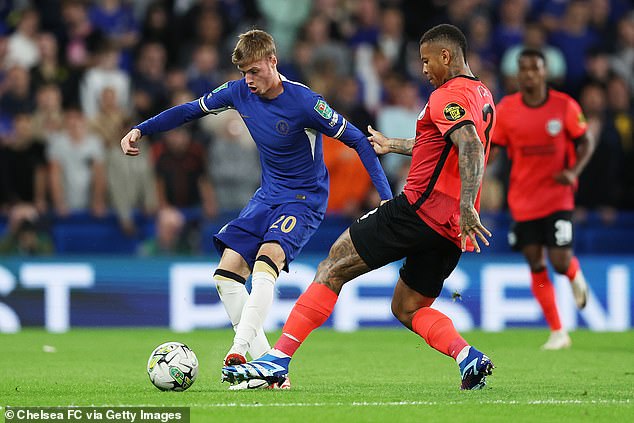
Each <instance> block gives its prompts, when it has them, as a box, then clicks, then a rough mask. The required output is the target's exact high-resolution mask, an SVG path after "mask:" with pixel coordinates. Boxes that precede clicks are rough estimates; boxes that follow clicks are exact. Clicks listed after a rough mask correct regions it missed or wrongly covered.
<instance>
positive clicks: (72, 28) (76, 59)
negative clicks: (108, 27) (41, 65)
mask: <svg viewBox="0 0 634 423" xmlns="http://www.w3.org/2000/svg"><path fill="white" fill-rule="evenodd" d="M62 20H63V23H64V25H63V28H64V32H63V33H62V34H61V35H60V38H61V41H60V46H63V49H62V52H63V57H64V60H65V62H66V63H67V64H68V66H70V67H71V68H73V69H79V70H83V69H84V68H85V67H87V66H88V65H89V63H90V59H91V51H92V49H93V48H94V44H96V43H98V42H100V41H102V38H103V36H102V35H101V34H100V32H99V31H97V30H96V29H95V28H94V26H93V25H92V23H91V22H90V19H89V17H88V10H87V8H86V3H85V2H84V1H82V0H65V1H64V2H63V3H62Z"/></svg>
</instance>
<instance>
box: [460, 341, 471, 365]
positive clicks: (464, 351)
mask: <svg viewBox="0 0 634 423" xmlns="http://www.w3.org/2000/svg"><path fill="white" fill-rule="evenodd" d="M469 348H471V347H470V346H469V345H467V346H466V347H463V348H462V349H461V350H460V352H459V353H458V355H457V356H456V363H458V364H460V363H462V360H464V359H465V358H467V356H468V355H469Z"/></svg>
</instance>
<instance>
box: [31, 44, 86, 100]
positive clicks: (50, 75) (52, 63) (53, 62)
mask: <svg viewBox="0 0 634 423" xmlns="http://www.w3.org/2000/svg"><path fill="white" fill-rule="evenodd" d="M37 45H38V49H39V52H40V61H39V62H38V63H37V65H35V66H34V67H32V68H31V86H32V87H33V90H35V91H37V89H38V88H40V87H41V86H42V85H45V84H54V85H57V86H58V87H59V89H60V90H61V94H62V98H63V100H64V104H77V102H78V101H79V80H80V75H78V73H77V71H76V70H74V69H71V68H70V67H69V66H67V65H66V64H65V63H63V62H61V61H60V60H59V49H58V44H57V39H56V38H55V36H54V35H53V34H52V33H50V32H44V33H41V34H40V35H39V36H38V39H37Z"/></svg>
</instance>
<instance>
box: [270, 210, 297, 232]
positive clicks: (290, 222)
mask: <svg viewBox="0 0 634 423" xmlns="http://www.w3.org/2000/svg"><path fill="white" fill-rule="evenodd" d="M296 223H297V218H296V217H295V216H286V215H282V216H280V217H279V218H278V219H277V220H276V221H275V222H274V223H273V224H272V225H271V227H270V228H269V229H277V228H280V230H281V231H282V232H284V233H285V234H287V233H289V232H290V231H292V230H293V228H294V227H295V224H296Z"/></svg>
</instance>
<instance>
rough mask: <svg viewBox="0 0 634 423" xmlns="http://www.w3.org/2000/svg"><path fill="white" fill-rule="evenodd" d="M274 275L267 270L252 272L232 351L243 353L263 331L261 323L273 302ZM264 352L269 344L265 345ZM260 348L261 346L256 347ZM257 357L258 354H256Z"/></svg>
mask: <svg viewBox="0 0 634 423" xmlns="http://www.w3.org/2000/svg"><path fill="white" fill-rule="evenodd" d="M274 287H275V277H273V275H271V274H270V273H268V272H254V273H253V277H252V279H251V295H249V298H248V300H247V302H246V304H245V305H244V308H243V310H242V316H241V317H240V323H239V324H238V327H237V328H236V336H235V337H234V338H233V346H232V347H231V351H232V352H237V353H239V354H244V353H245V352H246V349H247V348H249V347H253V346H255V345H256V342H254V341H255V339H256V337H257V335H258V334H259V333H262V334H263V333H264V331H263V329H262V325H263V324H264V320H265V319H266V316H267V315H268V314H269V310H270V309H271V305H272V304H273V293H274ZM266 347H267V348H266V351H263V352H262V354H264V353H266V352H267V351H268V350H269V349H270V346H268V342H267V345H266ZM258 349H260V350H261V346H260V347H258ZM252 356H253V354H252ZM257 357H259V356H257Z"/></svg>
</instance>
